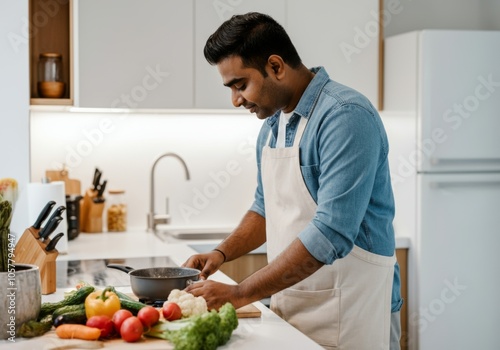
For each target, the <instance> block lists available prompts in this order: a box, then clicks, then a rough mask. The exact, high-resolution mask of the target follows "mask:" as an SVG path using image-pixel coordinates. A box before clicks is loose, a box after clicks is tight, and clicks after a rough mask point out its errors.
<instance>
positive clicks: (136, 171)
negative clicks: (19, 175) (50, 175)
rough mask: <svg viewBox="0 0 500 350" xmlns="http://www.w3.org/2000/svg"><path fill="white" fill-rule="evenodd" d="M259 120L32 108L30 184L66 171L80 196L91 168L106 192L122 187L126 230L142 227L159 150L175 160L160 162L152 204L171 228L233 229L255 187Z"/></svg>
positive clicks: (219, 115) (223, 115) (236, 115)
mask: <svg viewBox="0 0 500 350" xmlns="http://www.w3.org/2000/svg"><path fill="white" fill-rule="evenodd" d="M261 125H262V121H260V120H258V119H257V118H256V117H255V116H253V115H249V114H247V113H239V112H238V111H235V112H231V113H229V112H227V111H220V113H218V112H215V111H214V112H210V113H206V114H203V113H198V112H196V111H194V112H186V111H178V112H175V111H172V112H168V113H153V112H151V113H149V112H148V113H142V112H138V113H130V112H120V111H117V112H111V113H110V112H109V111H101V112H99V111H90V110H76V111H70V110H66V109H63V110H61V111H54V110H50V109H47V110H45V109H44V108H37V109H35V110H32V111H31V181H33V182H37V181H40V180H41V179H42V177H44V176H45V171H46V170H47V169H56V170H57V169H61V168H62V166H63V164H65V165H66V167H67V168H68V170H69V177H70V178H73V179H79V180H80V181H81V184H82V192H83V191H85V189H86V188H88V187H90V185H91V182H92V177H93V174H94V169H95V168H96V167H98V168H99V169H100V170H101V171H102V172H103V175H102V179H101V181H102V180H108V184H107V189H108V190H112V189H124V190H125V191H126V193H125V198H126V203H127V204H128V227H129V228H138V229H140V228H144V229H146V227H147V221H146V215H147V213H148V211H149V188H150V174H151V167H152V165H153V162H154V161H155V159H156V158H157V157H159V156H160V155H162V154H163V153H167V152H173V153H176V154H178V155H179V156H181V157H182V158H183V159H184V160H185V162H186V164H187V166H188V168H189V171H190V174H191V179H190V180H189V181H187V180H186V179H185V173H184V169H183V168H182V165H181V164H180V162H179V161H178V160H177V159H174V158H172V157H167V158H164V159H162V160H160V161H159V163H158V165H157V166H156V171H155V189H156V190H155V207H156V212H157V213H160V214H161V213H165V209H166V204H165V203H166V197H168V198H169V207H170V214H171V216H172V222H171V224H172V225H175V226H234V225H236V224H237V223H238V221H239V220H240V218H241V217H242V215H243V214H244V213H245V212H246V210H247V209H248V208H249V207H250V205H251V203H252V201H253V194H254V190H255V186H256V164H255V141H256V138H257V135H258V132H259V129H260V126H261Z"/></svg>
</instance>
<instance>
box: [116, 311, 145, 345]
mask: <svg viewBox="0 0 500 350" xmlns="http://www.w3.org/2000/svg"><path fill="white" fill-rule="evenodd" d="M143 331H144V329H143V326H142V323H141V321H140V320H139V319H138V318H137V317H135V316H132V317H129V318H127V319H126V320H125V321H123V323H122V326H121V327H120V335H121V337H122V339H123V340H125V341H126V342H129V343H133V342H135V341H138V340H139V339H141V337H142V332H143Z"/></svg>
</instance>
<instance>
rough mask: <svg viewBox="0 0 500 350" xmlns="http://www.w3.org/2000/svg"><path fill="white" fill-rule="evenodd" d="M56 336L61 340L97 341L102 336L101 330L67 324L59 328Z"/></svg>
mask: <svg viewBox="0 0 500 350" xmlns="http://www.w3.org/2000/svg"><path fill="white" fill-rule="evenodd" d="M56 334H57V336H58V337H59V338H61V339H83V340H97V339H99V337H100V336H101V330H100V329H98V328H93V327H88V326H84V325H82V324H70V323H67V324H62V325H60V326H59V327H57V328H56Z"/></svg>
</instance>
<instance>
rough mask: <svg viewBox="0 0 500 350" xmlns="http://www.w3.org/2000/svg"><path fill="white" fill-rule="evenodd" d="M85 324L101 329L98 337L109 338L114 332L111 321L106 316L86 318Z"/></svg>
mask: <svg viewBox="0 0 500 350" xmlns="http://www.w3.org/2000/svg"><path fill="white" fill-rule="evenodd" d="M86 326H88V327H93V328H98V329H100V330H101V336H100V338H109V337H111V336H112V335H113V334H114V332H115V326H114V324H113V321H111V319H110V318H109V317H108V316H104V315H102V316H92V317H91V318H89V319H88V320H87V323H86Z"/></svg>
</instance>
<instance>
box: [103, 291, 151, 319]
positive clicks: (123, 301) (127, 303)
mask: <svg viewBox="0 0 500 350" xmlns="http://www.w3.org/2000/svg"><path fill="white" fill-rule="evenodd" d="M109 288H110V290H111V291H112V292H113V293H115V294H116V295H117V296H118V298H119V299H120V305H121V308H122V309H126V310H128V311H130V312H132V314H134V316H137V313H138V312H139V310H140V309H142V308H143V307H144V306H146V304H143V303H141V302H139V301H137V300H135V299H134V298H132V297H131V296H128V295H127V294H125V293H122V292H119V291H117V290H116V289H115V287H109Z"/></svg>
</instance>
